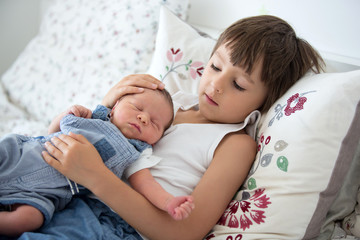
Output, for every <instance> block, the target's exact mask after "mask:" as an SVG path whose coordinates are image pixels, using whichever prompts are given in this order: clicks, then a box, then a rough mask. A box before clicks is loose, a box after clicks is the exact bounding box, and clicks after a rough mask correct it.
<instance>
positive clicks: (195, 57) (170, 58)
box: [148, 7, 216, 94]
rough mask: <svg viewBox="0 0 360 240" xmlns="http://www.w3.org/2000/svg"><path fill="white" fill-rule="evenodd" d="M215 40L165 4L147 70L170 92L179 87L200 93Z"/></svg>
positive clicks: (177, 89) (172, 92) (189, 91)
mask: <svg viewBox="0 0 360 240" xmlns="http://www.w3.org/2000/svg"><path fill="white" fill-rule="evenodd" d="M215 42H216V41H215V40H214V39H212V38H210V37H208V36H204V35H203V34H202V33H200V32H199V31H197V30H196V29H194V28H193V27H191V26H190V25H188V24H186V23H185V22H183V21H182V20H181V19H179V18H178V17H176V16H175V15H174V14H173V13H172V12H170V11H169V10H168V9H167V8H165V7H162V8H161V11H160V20H159V30H158V34H157V36H156V47H155V53H154V56H153V59H152V61H151V65H150V68H149V70H148V73H149V74H151V75H153V76H154V77H156V78H158V79H160V80H161V81H163V82H164V83H165V86H166V89H167V90H169V92H170V93H171V94H174V93H175V92H177V91H179V90H182V91H185V92H188V93H194V94H197V93H198V92H197V88H198V84H199V81H200V78H201V75H202V72H203V69H204V67H205V65H206V64H207V62H208V60H209V58H210V55H211V52H212V48H213V46H214V45H215Z"/></svg>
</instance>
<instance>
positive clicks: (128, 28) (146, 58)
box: [2, 0, 188, 122]
mask: <svg viewBox="0 0 360 240" xmlns="http://www.w3.org/2000/svg"><path fill="white" fill-rule="evenodd" d="M163 5H166V6H167V7H169V8H170V9H172V11H174V12H175V13H176V14H177V15H179V16H181V17H183V18H186V12H187V8H188V0H169V1H162V0H148V1H143V0H124V1H118V0H107V1H103V0H91V1H84V0H55V1H53V4H52V5H51V6H50V8H49V10H48V11H47V13H46V15H45V16H44V18H43V21H42V24H41V29H40V32H39V34H38V35H37V36H36V37H35V38H34V39H33V40H32V41H31V42H30V43H29V44H28V46H27V47H26V49H25V50H24V52H23V53H22V54H21V55H20V56H19V58H18V59H17V60H16V62H15V63H14V64H13V66H12V67H11V68H10V69H9V70H8V71H7V72H6V73H5V75H4V76H3V78H2V83H3V86H4V89H5V91H6V92H7V94H8V95H9V97H10V100H11V101H12V102H15V103H16V104H17V105H19V106H20V107H22V108H24V109H25V110H26V111H27V112H28V113H30V114H31V115H32V116H34V117H35V118H36V119H38V120H42V121H46V122H49V121H50V120H52V118H53V117H54V116H56V115H57V114H59V113H60V112H62V111H64V110H65V109H66V108H67V107H69V106H71V105H73V104H82V105H85V106H87V107H89V108H93V107H95V106H96V104H98V103H99V102H100V101H101V99H102V98H103V96H104V95H105V94H106V92H107V91H108V90H109V89H110V87H111V86H112V85H114V84H115V83H117V82H118V81H119V80H120V79H121V78H122V77H123V76H125V75H128V74H130V73H136V72H145V71H146V70H147V68H148V66H149V64H150V61H151V57H152V53H153V50H154V46H155V36H156V31H157V28H158V18H159V11H160V7H161V6H163Z"/></svg>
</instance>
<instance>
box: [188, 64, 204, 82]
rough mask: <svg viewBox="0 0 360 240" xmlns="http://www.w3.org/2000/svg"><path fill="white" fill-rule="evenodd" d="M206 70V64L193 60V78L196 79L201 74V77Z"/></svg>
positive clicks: (191, 74) (191, 70)
mask: <svg viewBox="0 0 360 240" xmlns="http://www.w3.org/2000/svg"><path fill="white" fill-rule="evenodd" d="M203 70H204V66H203V63H202V62H193V63H192V64H191V65H190V76H191V78H192V79H196V77H197V75H199V77H201V76H202V72H203Z"/></svg>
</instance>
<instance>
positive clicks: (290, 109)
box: [284, 93, 307, 116]
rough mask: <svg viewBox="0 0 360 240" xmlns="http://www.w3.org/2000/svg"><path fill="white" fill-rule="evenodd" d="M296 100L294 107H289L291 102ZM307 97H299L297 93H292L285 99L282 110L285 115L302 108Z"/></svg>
mask: <svg viewBox="0 0 360 240" xmlns="http://www.w3.org/2000/svg"><path fill="white" fill-rule="evenodd" d="M296 100H297V103H296V105H295V106H294V107H291V104H292V103H293V102H294V101H296ZM306 100H307V98H306V97H299V94H298V93H296V94H294V95H292V96H291V97H290V98H289V99H288V100H287V106H286V108H285V110H284V112H285V115H286V116H290V115H291V114H292V113H294V112H295V111H297V110H301V109H303V108H304V103H305V102H306Z"/></svg>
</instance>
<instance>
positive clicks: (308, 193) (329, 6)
mask: <svg viewBox="0 0 360 240" xmlns="http://www.w3.org/2000/svg"><path fill="white" fill-rule="evenodd" d="M39 4H41V6H42V7H43V12H42V13H41V16H42V20H41V25H40V30H39V32H38V34H37V35H36V36H35V37H34V38H33V39H32V40H31V41H30V42H29V43H28V44H27V46H26V47H25V49H24V50H23V51H22V53H21V54H20V55H19V56H18V58H17V59H16V61H15V62H14V63H13V64H12V65H11V67H10V68H9V69H8V70H7V71H6V72H5V73H4V74H3V75H2V77H1V85H0V136H2V135H4V134H6V133H9V132H15V133H21V134H26V135H44V134H46V131H47V126H48V124H49V122H50V121H51V119H52V118H53V117H54V116H56V114H58V113H59V112H61V111H63V110H64V109H66V108H67V107H68V106H70V105H72V104H74V103H77V104H82V105H85V106H87V107H89V108H93V107H94V106H95V105H96V104H97V103H99V102H100V100H101V98H102V97H103V96H104V94H105V93H106V92H107V91H108V89H109V88H110V87H111V86H112V85H113V84H115V83H116V82H117V81H118V80H120V79H121V78H122V77H123V76H126V75H127V74H131V73H144V72H147V73H150V74H152V75H154V76H155V77H158V78H159V79H164V82H165V84H166V87H167V89H168V90H169V91H170V92H171V93H175V92H176V91H178V90H183V91H186V92H192V93H196V89H197V86H198V82H199V79H200V77H201V73H202V70H203V66H204V63H206V61H207V59H208V57H209V54H210V53H211V50H212V47H213V46H214V43H215V39H216V38H217V37H218V35H219V33H220V32H221V31H222V30H223V29H224V28H225V27H226V26H228V25H229V24H231V23H232V22H233V21H235V20H237V19H239V18H242V17H247V16H251V15H258V14H272V15H277V16H280V17H282V18H284V19H285V20H287V21H288V22H289V23H290V24H291V25H292V26H293V27H294V28H295V30H296V31H297V32H298V34H299V35H300V36H301V37H303V38H305V39H306V40H308V41H309V42H310V43H311V44H312V45H313V46H314V47H315V48H316V49H317V50H318V51H319V52H320V53H321V55H322V56H323V57H324V59H325V61H326V63H327V67H326V70H325V72H324V73H322V74H318V75H314V74H311V73H308V74H307V75H306V76H304V77H303V78H302V79H301V80H300V81H299V82H298V83H296V84H295V85H294V86H293V87H292V88H291V89H289V90H288V91H287V92H286V93H285V94H284V95H283V96H282V97H281V98H280V99H278V101H277V102H276V103H275V104H274V105H273V107H271V109H270V110H269V111H268V112H267V113H265V114H263V115H262V117H261V119H260V124H259V127H258V129H257V142H258V153H257V156H256V159H255V162H254V165H253V167H252V169H251V171H250V173H249V176H248V178H247V179H246V181H245V183H244V186H243V187H242V188H241V189H239V191H238V193H237V194H236V195H235V196H234V199H233V200H232V201H231V202H230V203H229V206H228V208H227V210H226V211H225V212H224V214H223V216H222V217H221V219H220V220H219V222H218V224H217V225H216V226H215V227H214V229H213V231H212V232H210V233H209V235H207V236H206V239H214V240H215V239H316V238H317V239H359V238H360V215H359V214H360V206H359V204H360V203H359V202H360V194H359V187H360V179H359V172H360V144H359V139H360V46H359V44H358V43H359V42H360V33H359V31H356V29H358V26H357V23H358V22H359V21H360V17H359V15H358V11H359V10H360V2H358V1H356V0H348V1H347V2H346V3H344V2H340V1H326V0H321V1H316V2H314V1H310V0H304V1H301V3H300V2H295V1H287V0H277V1H275V0H273V1H260V0H258V1H244V0H238V1H233V0H222V1H215V0H214V1H213V0H211V1H209V0H188V1H187V0H168V1H159V0H156V1H155V0H148V1H141V0H131V1H130V0H127V1H125V0H124V1H119V0H108V1H101V0H93V1H83V0H42V1H39ZM304 16H306V17H304ZM334 16H340V17H334Z"/></svg>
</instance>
